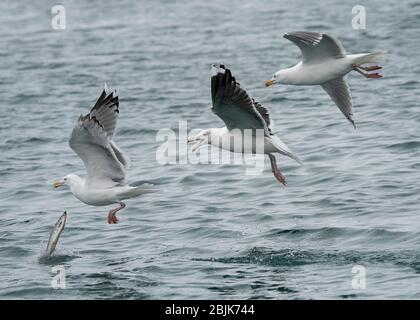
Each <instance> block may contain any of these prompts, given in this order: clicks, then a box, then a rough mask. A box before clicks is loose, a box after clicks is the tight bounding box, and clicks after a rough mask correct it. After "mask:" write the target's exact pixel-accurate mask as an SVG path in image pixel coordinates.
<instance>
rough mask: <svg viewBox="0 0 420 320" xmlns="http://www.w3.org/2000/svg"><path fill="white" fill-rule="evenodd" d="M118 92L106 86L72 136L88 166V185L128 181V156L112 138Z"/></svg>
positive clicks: (76, 147)
mask: <svg viewBox="0 0 420 320" xmlns="http://www.w3.org/2000/svg"><path fill="white" fill-rule="evenodd" d="M118 106H119V102H118V96H116V95H115V96H114V92H111V93H109V94H107V93H106V91H105V89H104V90H103V91H102V94H101V95H100V97H99V98H98V101H97V102H96V103H95V105H94V106H93V108H92V109H91V111H90V113H88V114H86V115H81V116H80V118H79V120H78V123H77V125H76V126H75V127H74V128H73V131H72V133H71V136H70V140H69V145H70V148H72V149H73V151H74V152H75V153H76V154H77V155H78V156H79V157H80V158H81V159H82V161H83V163H84V165H85V167H86V173H87V176H86V182H87V184H88V186H91V187H92V186H100V187H101V188H105V187H111V186H114V185H117V184H125V167H126V166H127V159H126V158H125V157H124V155H123V153H122V151H121V150H120V149H119V148H118V147H117V145H116V144H115V143H114V142H113V141H112V140H111V139H112V137H113V135H114V132H115V128H116V124H117V113H118V112H119V111H118Z"/></svg>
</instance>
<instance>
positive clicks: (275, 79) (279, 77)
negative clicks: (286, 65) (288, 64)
mask: <svg viewBox="0 0 420 320" xmlns="http://www.w3.org/2000/svg"><path fill="white" fill-rule="evenodd" d="M285 79H286V71H285V70H279V71H277V72H276V73H275V74H273V76H272V77H271V79H270V80H267V81H266V82H265V86H266V87H269V86H271V85H273V84H275V83H281V82H282V81H283V80H285Z"/></svg>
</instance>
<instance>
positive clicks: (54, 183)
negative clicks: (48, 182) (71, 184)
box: [52, 181, 64, 188]
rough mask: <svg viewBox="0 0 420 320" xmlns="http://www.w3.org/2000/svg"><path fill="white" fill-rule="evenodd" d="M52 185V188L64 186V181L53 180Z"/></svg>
mask: <svg viewBox="0 0 420 320" xmlns="http://www.w3.org/2000/svg"><path fill="white" fill-rule="evenodd" d="M52 185H53V187H54V188H58V187H62V186H64V183H62V182H61V181H54V182H53V184H52Z"/></svg>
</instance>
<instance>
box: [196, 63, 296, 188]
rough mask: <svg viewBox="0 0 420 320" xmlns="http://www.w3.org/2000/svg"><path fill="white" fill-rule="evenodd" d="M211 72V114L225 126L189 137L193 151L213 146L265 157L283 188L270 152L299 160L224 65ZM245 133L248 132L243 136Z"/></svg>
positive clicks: (284, 182) (283, 181) (257, 103)
mask: <svg viewBox="0 0 420 320" xmlns="http://www.w3.org/2000/svg"><path fill="white" fill-rule="evenodd" d="M213 71H215V75H213V76H212V78H211V96H212V102H213V107H212V111H213V112H214V113H215V114H216V115H217V116H218V117H219V118H220V119H222V120H223V122H224V123H225V125H226V126H225V127H223V128H211V129H207V130H202V131H201V132H199V133H198V134H197V135H194V136H191V137H189V138H188V142H189V143H193V142H196V144H195V145H194V146H193V147H192V151H193V152H194V151H196V150H198V148H199V147H200V146H202V145H204V144H212V145H214V146H216V147H218V148H221V149H225V150H228V151H231V152H242V153H260V154H267V155H268V157H269V158H270V163H271V169H272V172H273V175H274V176H275V177H276V179H277V180H278V181H279V182H280V183H282V184H283V185H286V179H285V177H284V176H283V174H282V173H281V172H280V170H279V169H278V167H277V163H276V158H275V156H274V154H273V153H280V154H282V155H285V156H288V157H289V158H292V159H294V160H296V161H297V162H299V163H301V161H300V160H299V159H298V157H296V156H295V155H294V154H293V153H292V152H291V151H290V149H289V148H288V147H287V145H286V144H285V143H284V142H283V141H281V140H280V138H279V137H277V136H276V135H275V134H274V133H273V131H272V124H273V122H272V120H271V118H270V114H269V111H268V109H267V108H265V107H264V106H263V105H262V104H261V103H259V102H257V101H255V100H254V99H252V98H250V96H249V95H248V93H247V92H246V91H245V90H244V89H242V88H241V87H240V85H239V83H237V82H236V80H235V78H234V77H233V76H232V73H231V72H230V70H229V69H226V68H225V66H224V65H220V66H219V68H216V67H215V66H213ZM247 131H250V132H251V133H250V134H249V135H246V133H247ZM244 133H245V134H244ZM258 133H262V134H258ZM232 140H233V142H234V143H235V141H236V142H238V141H239V142H240V146H239V147H240V149H238V145H236V146H235V145H234V144H232V143H231V141H232ZM226 142H227V143H226ZM260 147H261V148H260Z"/></svg>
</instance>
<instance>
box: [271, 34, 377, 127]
mask: <svg viewBox="0 0 420 320" xmlns="http://www.w3.org/2000/svg"><path fill="white" fill-rule="evenodd" d="M284 37H285V38H286V39H289V40H290V41H292V42H293V43H294V44H296V45H297V46H298V47H299V49H300V50H301V51H302V61H301V62H299V63H298V64H296V65H295V66H293V67H291V68H287V69H281V70H279V71H277V72H276V73H275V74H274V75H273V77H272V78H271V79H270V80H267V81H266V82H265V85H266V86H267V87H268V86H271V85H272V84H275V83H282V84H291V85H320V86H321V87H322V88H323V89H324V90H325V91H326V92H327V93H328V94H329V95H330V97H331V98H332V100H333V101H334V102H335V104H336V105H337V107H338V108H339V109H340V110H341V112H342V113H343V114H344V115H345V117H346V118H347V119H348V120H349V121H350V122H351V123H352V124H353V126H354V127H356V126H355V123H354V121H353V111H352V105H353V102H352V98H351V94H350V88H349V86H348V84H347V79H346V78H345V77H344V76H345V75H346V74H347V73H349V72H350V71H352V70H355V71H357V72H359V73H360V74H362V75H363V76H365V77H366V78H373V79H377V78H381V77H382V75H380V74H379V73H377V72H375V73H369V72H370V71H374V70H379V69H381V68H382V67H380V66H378V65H374V66H368V67H363V66H362V65H363V64H367V63H377V62H379V61H380V60H381V59H382V57H383V55H384V52H373V53H358V54H346V53H345V51H344V48H343V46H342V44H341V43H340V41H338V40H337V39H335V38H333V37H332V36H329V35H327V34H325V33H318V32H306V31H297V32H290V33H286V34H285V35H284Z"/></svg>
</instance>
